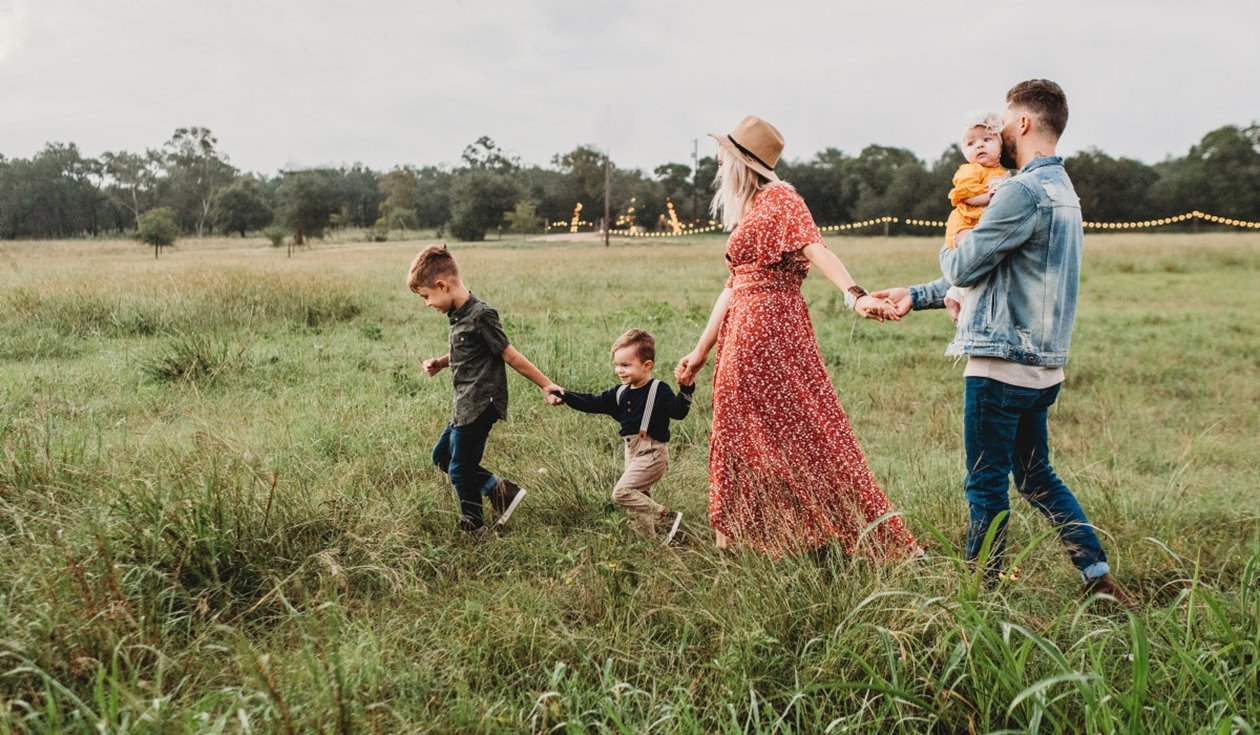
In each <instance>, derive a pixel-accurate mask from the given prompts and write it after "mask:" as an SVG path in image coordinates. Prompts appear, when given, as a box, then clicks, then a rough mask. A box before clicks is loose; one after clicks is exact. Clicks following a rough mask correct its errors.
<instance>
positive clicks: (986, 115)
mask: <svg viewBox="0 0 1260 735" xmlns="http://www.w3.org/2000/svg"><path fill="white" fill-rule="evenodd" d="M1002 124H1003V120H1002V116H1001V115H999V114H998V113H996V112H971V113H968V114H967V124H966V125H964V126H963V134H962V137H963V138H966V137H967V131H968V130H971V129H972V128H984V132H986V133H1000V132H1002Z"/></svg>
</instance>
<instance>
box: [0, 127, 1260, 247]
mask: <svg viewBox="0 0 1260 735" xmlns="http://www.w3.org/2000/svg"><path fill="white" fill-rule="evenodd" d="M962 162H963V157H962V153H961V151H960V150H959V148H958V146H957V145H953V146H950V147H949V148H948V149H946V150H945V151H944V152H943V153H942V154H941V155H940V157H938V158H937V159H936V160H935V161H930V162H927V161H923V160H920V159H919V158H918V157H917V156H916V155H915V154H914V153H913V152H911V151H909V150H907V149H905V148H896V147H890V146H882V145H870V146H867V147H865V148H863V149H862V150H861V151H860V152H858V153H857V154H856V155H851V154H849V153H846V152H844V151H841V150H838V149H835V148H828V149H826V150H823V151H820V152H818V153H817V154H815V155H814V156H813V157H812V158H808V159H801V160H790V161H783V162H781V163H780V166H779V169H778V173H779V174H780V176H781V177H782V178H784V179H786V180H788V181H790V182H791V183H792V184H793V185H795V186H796V188H797V189H798V190H799V191H800V192H801V194H802V195H803V196H804V198H805V201H806V202H808V203H809V206H810V208H811V210H812V211H813V214H814V219H815V220H816V221H817V222H818V223H819V224H824V225H825V224H839V223H846V222H854V221H860V220H866V219H870V218H874V217H879V216H883V215H893V216H897V217H902V218H909V219H927V220H941V219H944V218H945V217H946V216H947V215H948V213H949V210H950V205H949V202H948V201H947V200H946V193H947V192H948V191H949V189H950V186H951V183H950V182H951V178H952V176H953V173H954V171H955V169H957V167H958V166H959V165H960V164H961V163H962ZM1066 165H1067V168H1068V171H1069V173H1070V175H1071V176H1072V180H1073V182H1074V183H1075V185H1076V190H1077V193H1078V194H1079V195H1080V198H1081V209H1082V212H1083V213H1084V215H1085V218H1086V219H1088V220H1093V221H1103V222H1110V221H1132V220H1145V219H1152V218H1157V217H1164V216H1168V215H1174V214H1180V213H1183V212H1188V211H1191V210H1196V209H1197V210H1200V211H1206V212H1211V213H1213V214H1218V215H1221V216H1224V217H1230V218H1235V219H1244V220H1260V124H1257V123H1253V124H1251V125H1250V126H1248V127H1240V126H1234V125H1226V126H1224V127H1220V128H1217V129H1216V130H1213V131H1211V132H1209V133H1208V134H1207V135H1205V136H1203V138H1202V140H1200V141H1199V142H1198V143H1197V144H1195V145H1193V146H1191V148H1190V150H1189V151H1188V152H1187V153H1186V154H1185V155H1184V156H1180V157H1170V158H1168V159H1166V160H1164V161H1161V162H1159V163H1155V164H1146V163H1143V162H1141V161H1137V160H1134V159H1130V158H1123V157H1121V158H1113V157H1112V156H1109V155H1107V154H1106V153H1104V152H1103V151H1101V150H1097V149H1089V150H1085V151H1083V152H1080V153H1077V154H1076V155H1073V156H1071V157H1069V158H1068V159H1067V161H1066ZM716 169H717V166H716V161H715V160H714V159H713V158H712V157H705V158H700V159H699V160H698V162H697V165H696V166H695V167H693V166H691V165H689V164H686V163H677V162H671V163H664V164H661V165H660V166H657V167H656V168H655V169H653V170H652V171H651V173H647V172H644V171H642V170H639V169H632V168H621V167H618V166H616V165H615V163H614V162H611V161H606V160H605V156H604V154H603V153H602V152H600V151H599V150H597V149H596V148H594V147H592V146H585V145H582V146H578V147H576V148H574V149H573V150H571V151H569V152H567V153H561V154H556V155H555V156H553V157H552V160H551V162H550V165H548V166H537V165H526V164H523V163H522V162H521V161H520V160H519V159H518V158H516V157H514V156H511V155H509V154H507V153H506V152H505V151H504V150H503V149H501V148H500V147H499V146H498V145H496V143H495V142H494V141H493V140H491V139H490V138H488V137H481V138H479V139H478V140H476V141H475V142H473V143H472V144H470V145H469V146H468V147H467V148H465V149H464V152H463V154H462V156H461V159H460V162H459V163H458V164H456V165H455V166H448V167H439V166H422V167H417V166H398V167H395V168H393V169H392V170H389V171H374V170H372V169H370V168H368V167H365V166H362V165H359V164H355V165H353V166H342V167H339V168H323V169H311V170H302V171H281V172H278V173H276V174H275V175H274V176H264V175H260V174H257V173H251V172H246V171H241V170H239V169H237V168H236V167H235V166H233V165H232V164H231V163H230V159H229V157H228V156H227V154H226V153H225V152H224V151H222V150H220V148H219V145H218V140H217V139H216V138H215V136H214V134H213V133H212V132H211V131H210V130H208V129H206V128H202V127H189V128H179V129H177V130H176V131H175V132H174V134H173V135H172V136H171V138H170V140H168V141H166V143H164V144H163V145H162V146H161V147H159V148H156V149H150V150H146V151H145V152H143V153H134V152H128V151H117V152H112V151H111V152H106V153H103V154H101V155H100V156H99V157H96V158H91V157H87V156H84V155H83V154H82V153H81V152H80V150H79V149H78V147H77V146H76V145H75V144H73V143H49V144H47V146H46V147H45V148H44V149H43V150H42V151H40V152H38V153H36V154H35V155H33V156H32V157H31V158H29V159H23V158H14V159H8V158H5V157H3V156H0V238H5V239H16V238H27V239H44V238H72V237H85V236H87V237H93V236H117V235H124V234H127V233H133V232H136V231H137V230H140V229H143V228H142V225H144V224H145V219H146V217H145V215H146V213H150V218H149V221H156V220H158V219H160V220H162V221H163V223H164V225H165V226H166V227H167V228H169V229H170V230H171V232H172V233H179V234H183V235H196V236H201V235H206V234H210V233H223V234H239V235H240V236H242V237H243V236H245V235H247V234H250V233H258V232H264V233H266V234H268V235H269V236H270V237H271V238H272V240H273V242H275V243H277V244H279V242H280V240H282V239H283V238H284V237H285V236H288V237H290V238H291V240H292V242H295V243H297V244H301V243H302V242H304V241H305V240H306V239H307V238H310V237H322V236H323V234H324V233H325V231H327V230H328V229H330V228H340V227H355V228H367V229H368V230H370V231H371V232H373V233H375V234H376V235H377V236H378V237H379V238H380V239H384V238H386V237H388V235H389V233H390V232H391V231H396V230H409V229H437V230H439V231H440V232H442V233H443V234H449V235H451V236H453V237H455V238H458V239H463V240H480V239H484V238H485V237H486V235H487V233H490V232H496V231H502V230H508V231H511V232H515V233H522V234H529V233H535V232H540V231H543V230H544V229H546V228H547V227H549V226H550V224H551V223H557V222H565V223H567V222H568V221H569V220H570V219H572V218H573V216H574V210H575V208H576V206H577V205H578V204H579V203H580V204H582V205H583V208H582V211H581V213H580V214H579V217H580V219H582V220H583V221H586V222H595V221H597V220H598V219H599V218H600V217H599V216H600V215H602V213H603V201H604V187H605V180H606V177H607V180H608V182H609V184H610V186H609V189H610V191H611V207H612V213H613V216H614V217H616V218H617V223H616V224H615V225H614V226H618V225H619V226H621V227H628V226H630V225H634V226H636V227H639V228H643V229H646V230H652V229H659V228H661V227H662V226H663V225H664V224H665V222H666V215H667V212H668V211H669V207H670V205H671V204H672V206H673V209H674V212H675V214H676V216H677V217H678V219H679V220H680V221H682V222H684V223H686V222H696V223H701V222H702V223H707V222H708V215H707V208H708V201H709V198H710V197H711V194H712V188H711V185H712V181H713V177H714V175H715V174H716ZM596 212H598V215H595V214H594V213H596ZM156 215H160V216H156ZM587 227H588V228H589V227H590V225H589V224H588V225H587Z"/></svg>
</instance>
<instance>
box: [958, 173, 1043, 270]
mask: <svg viewBox="0 0 1260 735" xmlns="http://www.w3.org/2000/svg"><path fill="white" fill-rule="evenodd" d="M1036 226H1037V200H1036V199H1035V198H1033V195H1032V192H1030V191H1028V188H1027V186H1025V185H1024V184H1023V183H1022V182H1020V183H1015V182H1012V183H1011V184H1008V185H1006V186H1003V187H1001V188H999V189H998V190H997V193H996V194H994V195H993V201H991V202H990V203H989V207H988V209H986V210H985V213H984V217H982V218H980V223H979V224H977V225H976V228H975V229H974V230H972V231H971V232H969V233H963V234H962V235H960V236H959V237H958V239H957V240H956V241H955V242H956V244H957V245H958V247H956V248H953V249H951V248H942V249H941V273H942V274H944V276H945V278H946V280H948V281H949V282H950V283H952V284H953V285H955V286H962V287H964V288H966V287H969V286H974V285H975V284H977V283H979V282H980V281H981V280H983V279H984V277H985V276H987V275H989V273H990V272H992V270H993V269H994V268H996V267H997V266H998V264H999V263H1001V262H1002V260H1003V259H1005V258H1006V255H1007V253H1010V252H1011V251H1013V250H1017V249H1019V248H1020V247H1021V246H1023V245H1024V243H1026V242H1028V239H1029V238H1030V237H1031V236H1032V233H1033V230H1034V229H1035V228H1036Z"/></svg>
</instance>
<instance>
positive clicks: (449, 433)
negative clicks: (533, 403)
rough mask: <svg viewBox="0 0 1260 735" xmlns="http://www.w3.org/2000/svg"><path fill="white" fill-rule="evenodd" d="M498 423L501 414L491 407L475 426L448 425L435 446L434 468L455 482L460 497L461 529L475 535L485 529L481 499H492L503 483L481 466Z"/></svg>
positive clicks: (456, 491)
mask: <svg viewBox="0 0 1260 735" xmlns="http://www.w3.org/2000/svg"><path fill="white" fill-rule="evenodd" d="M498 420H499V415H498V413H497V412H496V411H495V409H494V406H490V407H488V408H487V409H486V410H485V411H484V412H483V413H482V414H481V415H480V416H478V417H477V420H476V421H473V422H472V423H471V424H465V425H464V426H453V425H451V424H447V426H446V429H445V430H444V431H443V432H442V436H440V437H439V438H438V441H437V444H435V445H434V446H433V464H435V465H437V468H438V469H440V470H442V471H443V472H445V473H446V475H447V477H449V478H451V485H453V486H454V488H455V495H456V496H458V497H459V514H460V519H459V523H460V527H461V528H463V529H464V530H466V531H475V530H477V529H478V528H481V527H482V526H484V525H485V522H484V521H483V520H482V518H481V498H482V496H483V495H489V494H490V491H491V490H493V489H494V486H495V483H497V482H498V481H499V478H498V477H496V476H495V475H494V474H493V473H491V472H490V471H489V470H487V469H486V468H485V467H482V466H481V458H482V456H483V455H484V454H485V452H486V440H487V439H489V438H490V430H491V429H493V428H494V422H495V421H498Z"/></svg>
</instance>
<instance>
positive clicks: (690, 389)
mask: <svg viewBox="0 0 1260 735" xmlns="http://www.w3.org/2000/svg"><path fill="white" fill-rule="evenodd" d="M651 387H652V381H650V380H649V381H648V382H646V383H644V384H643V387H642V388H631V387H630V386H628V385H627V386H625V391H623V392H622V394H621V400H620V401H618V400H617V391H619V390H621V388H622V386H620V385H615V386H613V387H611V388H609V389H608V390H606V391H604V392H603V393H599V394H595V393H576V392H574V391H566V392H565V394H564V395H563V396H562V398H563V399H564V402H565V403H566V404H567V405H569V406H571V407H572V408H575V409H577V410H579V411H582V412H584V413H602V414H607V415H609V416H612V417H613V418H615V419H617V421H618V422H619V423H620V424H621V436H634V435H635V434H638V433H639V425H640V424H642V423H643V410H644V408H645V407H646V406H647V397H648V391H649V390H650V389H651ZM678 391H679V392H678V393H677V394H676V395H675V393H674V391H673V390H672V389H670V387H669V384H668V383H666V382H664V381H661V384H660V385H659V386H658V387H657V389H656V403H655V404H654V405H653V407H652V418H651V419H650V420H649V421H648V429H647V433H648V436H650V437H652V438H653V439H655V440H657V441H662V442H667V441H669V420H670V419H685V418H687V412H688V411H690V410H691V394H692V393H694V392H695V391H696V386H694V385H682V386H679V387H678Z"/></svg>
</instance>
